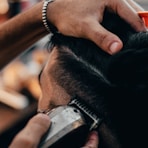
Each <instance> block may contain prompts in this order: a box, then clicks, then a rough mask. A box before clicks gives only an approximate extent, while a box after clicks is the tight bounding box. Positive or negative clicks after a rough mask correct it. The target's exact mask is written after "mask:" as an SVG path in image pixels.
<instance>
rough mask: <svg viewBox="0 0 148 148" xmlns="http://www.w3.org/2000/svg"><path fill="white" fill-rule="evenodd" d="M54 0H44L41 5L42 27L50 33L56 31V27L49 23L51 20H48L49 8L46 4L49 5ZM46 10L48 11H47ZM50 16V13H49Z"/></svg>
mask: <svg viewBox="0 0 148 148" xmlns="http://www.w3.org/2000/svg"><path fill="white" fill-rule="evenodd" d="M53 2H54V0H44V2H43V7H42V22H43V25H44V27H45V28H46V30H47V31H48V32H52V33H55V32H57V29H56V27H55V26H54V25H53V24H52V23H51V21H50V20H49V17H48V16H49V15H48V14H49V13H50V12H49V10H48V9H50V8H49V7H48V5H50V4H51V3H53ZM47 11H48V12H47ZM50 16H51V15H50Z"/></svg>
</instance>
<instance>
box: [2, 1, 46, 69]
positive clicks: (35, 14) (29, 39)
mask: <svg viewBox="0 0 148 148" xmlns="http://www.w3.org/2000/svg"><path fill="white" fill-rule="evenodd" d="M42 5H43V3H42V2H40V3H38V4H37V5H35V6H33V8H31V9H29V10H27V11H26V12H23V13H21V14H19V15H17V16H16V17H14V18H12V19H10V20H8V21H7V22H5V23H4V24H1V25H0V68H2V67H3V66H5V65H6V64H7V63H8V62H9V61H11V60H12V59H13V58H15V57H16V56H17V55H19V54H20V53H21V52H23V51H24V50H25V49H27V48H28V47H29V46H31V45H32V44H33V43H35V42H36V41H37V40H39V39H40V38H42V37H43V36H45V35H46V34H47V33H48V32H47V30H46V29H45V27H44V25H43V23H42V13H41V11H42Z"/></svg>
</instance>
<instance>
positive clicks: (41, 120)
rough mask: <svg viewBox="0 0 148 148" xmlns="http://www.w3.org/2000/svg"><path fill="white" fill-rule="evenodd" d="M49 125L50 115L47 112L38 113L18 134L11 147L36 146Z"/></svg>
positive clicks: (31, 147) (27, 147) (28, 147)
mask: <svg viewBox="0 0 148 148" xmlns="http://www.w3.org/2000/svg"><path fill="white" fill-rule="evenodd" d="M49 126H50V120H49V117H48V116H47V115H45V114H37V115H36V116H34V117H33V118H32V119H31V120H30V121H29V122H28V124H27V125H26V127H25V128H24V129H23V130H22V131H21V132H20V133H18V134H17V135H16V137H15V138H14V140H13V141H12V143H11V145H10V146H9V148H36V147H37V146H38V144H39V142H40V140H41V137H42V136H43V135H44V134H45V132H46V131H47V130H48V128H49Z"/></svg>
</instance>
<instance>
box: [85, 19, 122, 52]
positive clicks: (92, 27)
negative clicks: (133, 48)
mask: <svg viewBox="0 0 148 148" xmlns="http://www.w3.org/2000/svg"><path fill="white" fill-rule="evenodd" d="M83 29H84V32H85V33H87V34H86V36H87V38H89V39H90V40H92V41H93V42H95V43H96V44H97V45H98V46H99V47H100V48H101V49H102V50H104V51H106V52H107V53H109V54H114V53H116V52H118V51H119V50H120V49H121V48H122V47H123V43H122V41H121V40H120V39H119V37H117V36H116V35H115V34H113V33H111V32H109V31H108V30H106V29H105V28H103V26H101V24H99V23H98V21H91V24H90V23H89V26H87V28H85V27H84V28H83ZM85 29H87V31H86V30H85Z"/></svg>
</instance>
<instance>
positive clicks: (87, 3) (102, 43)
mask: <svg viewBox="0 0 148 148" xmlns="http://www.w3.org/2000/svg"><path fill="white" fill-rule="evenodd" d="M48 8H49V9H48V11H47V13H48V15H47V17H48V19H49V21H50V22H51V23H52V24H54V25H55V26H56V27H57V28H58V30H59V32H61V33H62V34H64V35H71V36H75V37H83V38H87V39H90V40H92V41H94V42H95V43H96V44H97V45H98V46H99V47H101V48H102V49H103V50H104V51H106V52H108V53H110V54H113V53H116V52H118V51H119V50H120V49H121V48H122V46H123V45H122V42H121V40H120V39H119V38H118V37H117V36H116V35H114V34H112V33H111V32H109V31H108V30H106V29H105V28H103V27H102V26H101V24H100V23H101V22H102V20H103V14H104V10H105V9H108V10H109V11H112V12H114V13H117V14H118V15H119V16H120V17H121V18H123V19H124V20H126V21H127V22H128V23H130V24H131V26H132V27H133V28H135V30H136V31H146V28H145V26H144V23H143V21H142V20H141V19H140V17H139V16H138V14H137V11H139V10H142V8H140V7H139V6H138V5H137V4H136V3H135V2H134V1H132V0H54V2H52V3H50V4H49V5H48Z"/></svg>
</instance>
